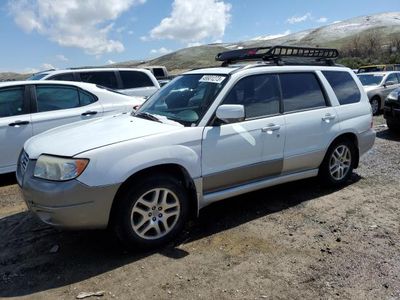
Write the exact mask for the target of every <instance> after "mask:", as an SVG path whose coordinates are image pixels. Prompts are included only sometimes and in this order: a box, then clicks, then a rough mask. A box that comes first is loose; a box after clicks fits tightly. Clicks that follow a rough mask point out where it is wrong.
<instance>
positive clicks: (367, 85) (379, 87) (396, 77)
mask: <svg viewBox="0 0 400 300" xmlns="http://www.w3.org/2000/svg"><path fill="white" fill-rule="evenodd" d="M357 75H358V78H359V79H360V81H361V83H362V85H363V86H364V90H365V92H366V93H367V95H368V98H369V101H370V103H371V107H372V113H373V114H374V115H377V114H379V113H380V112H381V110H382V109H383V104H384V102H385V99H386V97H387V96H388V95H389V94H390V92H392V91H393V90H394V89H396V88H398V87H400V72H372V73H363V74H357Z"/></svg>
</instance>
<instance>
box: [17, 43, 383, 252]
mask: <svg viewBox="0 0 400 300" xmlns="http://www.w3.org/2000/svg"><path fill="white" fill-rule="evenodd" d="M274 49H275V50H276V47H275V48H271V49H269V50H268V51H269V52H271V51H272V50H274ZM275 50H274V51H275ZM242 51H246V50H242ZM248 51H249V52H248V55H247V56H241V55H238V56H239V57H240V58H241V59H245V58H248V57H250V58H253V53H255V50H254V49H252V50H251V51H250V50H248ZM308 51H311V50H310V49H308ZM318 51H320V49H318ZM269 52H267V54H268V53H269ZM240 53H241V52H239V54H240ZM234 54H235V53H233V54H232V53H229V55H228V56H229V57H231V56H233V55H234ZM267 54H266V55H264V56H263V57H264V60H266V61H267V62H266V63H261V64H250V65H233V66H229V67H220V68H208V69H200V70H195V71H190V72H187V73H185V74H183V75H181V76H178V77H177V78H175V79H174V80H173V81H172V82H171V83H170V84H168V85H167V86H165V87H164V88H163V89H161V90H160V91H159V92H157V93H156V94H155V95H154V96H153V97H151V98H150V99H149V100H148V101H147V102H145V104H143V106H142V107H141V108H140V109H139V110H138V111H137V112H136V113H135V114H132V115H121V116H118V117H112V118H105V119H103V120H101V121H96V122H90V121H88V122H86V123H80V124H79V125H70V126H68V127H64V128H60V129H55V130H52V131H51V132H48V133H46V134H43V135H40V136H36V137H34V138H32V139H30V140H29V141H28V142H27V143H26V144H25V150H24V151H23V152H22V153H21V157H20V163H19V167H18V171H17V178H18V182H19V185H20V186H21V187H22V190H23V195H24V197H25V200H26V203H27V205H28V206H29V208H30V210H31V211H33V212H34V213H36V214H37V215H38V216H39V218H40V219H41V220H42V221H44V222H46V223H48V224H51V225H54V226H58V227H65V228H105V227H107V226H112V227H113V229H114V230H115V232H116V234H117V235H118V236H119V238H120V239H121V240H122V241H123V242H125V243H126V244H128V245H134V246H137V247H153V246H157V245H160V244H162V243H165V242H166V241H168V240H170V239H172V238H173V237H174V236H175V235H176V234H177V233H178V232H179V231H180V230H181V229H182V226H183V224H184V223H185V221H186V220H187V219H188V217H190V216H191V215H196V214H197V213H198V211H199V210H200V209H201V208H203V207H205V206H207V205H209V204H211V203H213V202H215V201H219V200H222V199H225V198H229V197H232V196H236V195H239V194H243V193H247V192H250V191H254V190H257V189H262V188H265V187H269V186H272V185H277V184H281V183H285V182H289V181H293V180H298V179H303V178H309V177H313V176H320V178H321V179H323V181H324V182H326V183H329V184H333V185H340V184H343V183H344V182H345V181H347V180H348V179H349V177H350V176H351V174H352V171H353V168H357V166H358V161H359V157H360V156H361V155H362V154H364V153H365V152H366V151H368V150H369V149H370V148H371V147H372V146H373V144H374V140H375V132H374V131H373V129H372V114H371V106H370V105H369V101H368V98H367V96H366V94H365V92H364V91H363V88H362V85H361V83H360V81H359V80H358V78H357V76H356V75H355V74H354V73H353V72H352V71H351V70H350V69H348V68H344V67H337V66H329V64H330V63H328V65H325V64H321V63H319V64H321V65H314V66H310V65H296V66H293V65H282V62H281V60H277V59H276V57H275V56H274V58H273V59H274V61H275V62H276V63H270V60H268V58H269V57H270V56H268V55H267ZM289 55H290V54H287V56H289ZM254 56H255V55H254ZM321 56H322V58H323V57H324V56H323V54H319V55H318V56H317V58H321ZM222 57H224V56H222ZM257 57H258V56H257ZM284 57H285V56H284V55H283V54H281V55H280V56H279V58H280V59H283V58H284ZM220 59H221V58H220ZM227 60H228V59H227ZM229 60H230V59H229ZM328 62H329V61H328Z"/></svg>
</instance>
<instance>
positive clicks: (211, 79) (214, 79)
mask: <svg viewBox="0 0 400 300" xmlns="http://www.w3.org/2000/svg"><path fill="white" fill-rule="evenodd" d="M224 79H225V76H218V75H204V76H203V77H201V78H200V80H199V82H210V83H221V82H222V81H224Z"/></svg>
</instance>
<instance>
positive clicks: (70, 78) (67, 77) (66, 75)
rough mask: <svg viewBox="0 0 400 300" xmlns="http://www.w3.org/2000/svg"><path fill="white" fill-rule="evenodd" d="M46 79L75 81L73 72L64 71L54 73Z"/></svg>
mask: <svg viewBox="0 0 400 300" xmlns="http://www.w3.org/2000/svg"><path fill="white" fill-rule="evenodd" d="M48 80H62V81H75V79H74V74H73V73H64V74H58V75H54V76H52V77H50V78H48Z"/></svg>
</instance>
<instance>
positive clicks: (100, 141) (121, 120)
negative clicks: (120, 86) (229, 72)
mask: <svg viewBox="0 0 400 300" xmlns="http://www.w3.org/2000/svg"><path fill="white" fill-rule="evenodd" d="M181 128H182V126H177V125H173V124H165V123H159V122H154V121H150V120H145V119H140V118H136V117H132V116H131V115H129V114H120V115H116V116H112V117H107V118H101V119H95V120H89V121H83V122H77V123H73V124H69V125H65V126H61V127H57V128H55V129H51V130H49V131H46V132H44V133H41V134H39V135H36V136H34V137H33V138H31V139H29V140H28V141H27V142H26V143H25V146H24V149H25V151H26V152H27V153H28V155H29V157H30V158H31V159H37V158H38V157H39V155H41V154H44V153H46V154H52V155H59V156H67V157H72V156H74V155H77V154H78V153H81V152H85V151H88V150H91V149H94V148H99V147H103V146H107V145H110V144H115V143H119V142H123V141H127V140H132V139H137V138H140V137H145V136H150V135H155V134H160V133H163V132H170V131H174V130H179V129H181Z"/></svg>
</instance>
